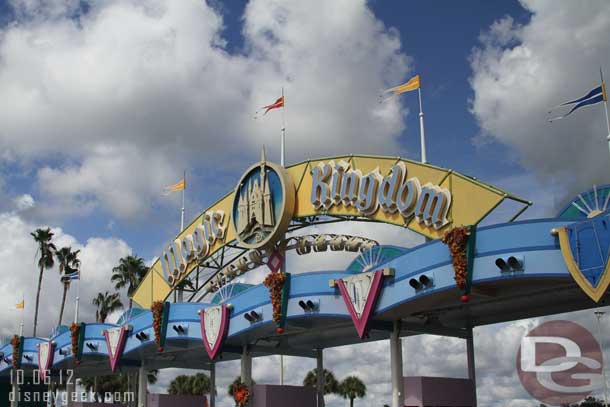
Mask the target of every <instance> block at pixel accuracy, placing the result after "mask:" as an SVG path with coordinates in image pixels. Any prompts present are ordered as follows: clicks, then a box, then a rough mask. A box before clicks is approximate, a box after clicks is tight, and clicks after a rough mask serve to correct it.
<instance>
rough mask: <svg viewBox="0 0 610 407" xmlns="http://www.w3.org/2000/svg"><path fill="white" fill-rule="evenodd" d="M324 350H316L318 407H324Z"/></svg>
mask: <svg viewBox="0 0 610 407" xmlns="http://www.w3.org/2000/svg"><path fill="white" fill-rule="evenodd" d="M322 352H323V350H322V349H316V362H317V364H316V373H317V377H316V379H317V383H316V390H317V393H318V407H324V384H325V383H324V359H323V357H324V356H323V353H322Z"/></svg>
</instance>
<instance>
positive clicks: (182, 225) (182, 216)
mask: <svg viewBox="0 0 610 407" xmlns="http://www.w3.org/2000/svg"><path fill="white" fill-rule="evenodd" d="M182 180H183V181H184V188H182V210H181V211H180V232H182V231H183V230H184V192H185V190H186V170H184V178H182Z"/></svg>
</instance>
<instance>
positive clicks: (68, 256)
mask: <svg viewBox="0 0 610 407" xmlns="http://www.w3.org/2000/svg"><path fill="white" fill-rule="evenodd" d="M78 253H80V250H76V251H74V252H73V251H72V248H71V247H62V248H61V249H59V250H57V251H56V252H55V256H56V257H57V261H58V262H59V275H60V278H61V282H62V283H64V293H63V296H62V298H61V308H60V311H59V322H58V323H57V325H61V320H62V319H63V316H64V307H65V305H66V294H67V293H68V289H69V288H70V282H71V281H72V280H71V279H69V278H67V276H68V275H70V274H73V273H76V272H77V271H78V268H79V267H80V260H79V259H78Z"/></svg>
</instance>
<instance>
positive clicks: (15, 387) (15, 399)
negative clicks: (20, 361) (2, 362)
mask: <svg viewBox="0 0 610 407" xmlns="http://www.w3.org/2000/svg"><path fill="white" fill-rule="evenodd" d="M16 376H17V375H16V374H15V375H13V376H12V380H13V386H12V398H11V407H17V406H18V404H17V402H18V401H19V385H18V384H17V377H16Z"/></svg>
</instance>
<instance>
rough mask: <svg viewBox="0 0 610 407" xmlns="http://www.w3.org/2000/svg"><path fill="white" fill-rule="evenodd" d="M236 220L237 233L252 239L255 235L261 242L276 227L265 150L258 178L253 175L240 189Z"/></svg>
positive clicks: (246, 238)
mask: <svg viewBox="0 0 610 407" xmlns="http://www.w3.org/2000/svg"><path fill="white" fill-rule="evenodd" d="M236 220H237V224H236V229H237V234H238V235H239V237H240V238H241V239H242V240H250V238H252V237H253V238H254V240H255V241H257V242H260V241H262V240H263V239H264V238H265V236H266V235H267V234H268V233H271V232H273V229H274V228H275V219H274V216H273V198H272V196H271V188H270V187H269V179H268V178H267V170H266V165H265V155H264V152H263V157H262V160H261V165H260V170H259V176H258V178H257V177H256V176H253V177H251V178H250V179H249V180H248V181H247V184H246V185H245V186H242V188H241V189H240V196H239V201H238V206H237V219H236Z"/></svg>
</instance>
